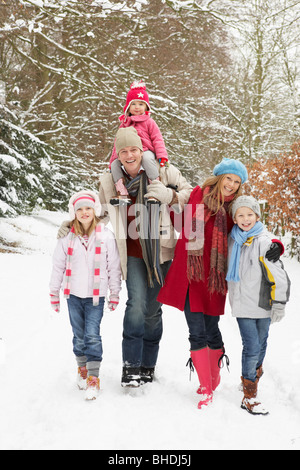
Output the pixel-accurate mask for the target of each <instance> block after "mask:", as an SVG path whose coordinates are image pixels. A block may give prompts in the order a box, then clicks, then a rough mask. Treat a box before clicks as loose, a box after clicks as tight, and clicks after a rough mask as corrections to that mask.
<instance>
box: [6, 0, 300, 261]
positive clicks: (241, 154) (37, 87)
mask: <svg viewBox="0 0 300 470" xmlns="http://www.w3.org/2000/svg"><path fill="white" fill-rule="evenodd" d="M299 6H300V1H296V0H198V1H192V0H185V1H184V0H183V1H180V0H127V1H118V0H112V1H106V0H82V1H77V0H61V1H57V0H26V1H25V0H20V1H15V0H0V217H14V216H16V215H18V214H29V213H30V212H31V211H32V210H37V209H39V208H41V209H48V210H65V208H66V202H67V200H68V198H69V195H70V194H71V192H72V191H74V190H75V189H78V188H82V187H88V186H89V187H93V188H95V189H96V188H97V186H98V179H99V175H100V174H101V173H103V172H104V171H107V168H108V161H109V157H110V154H111V151H112V146H113V142H114V136H115V134H116V131H117V129H118V127H119V120H118V117H119V115H120V114H121V113H122V110H123V106H124V104H125V99H126V94H127V92H128V90H129V87H130V84H131V83H132V82H133V81H134V80H144V81H145V83H146V85H147V90H148V93H149V95H150V102H151V108H152V112H153V113H152V117H153V118H154V119H155V121H156V122H157V124H158V125H159V127H160V129H161V131H162V134H163V136H164V139H165V142H166V147H167V150H168V153H169V157H170V160H171V162H172V163H174V164H175V165H176V166H177V167H178V168H179V169H180V170H181V171H182V173H183V174H184V176H186V178H187V179H188V180H189V181H190V182H191V183H192V184H193V185H196V184H201V182H202V181H203V180H204V179H205V177H206V176H207V175H208V174H209V173H210V172H211V170H212V168H213V166H214V165H215V164H216V163H217V162H219V161H220V160H221V159H222V158H223V157H230V158H237V159H240V160H241V161H243V162H244V163H245V164H246V165H247V166H248V169H249V174H250V178H249V185H248V187H247V191H249V192H250V191H251V194H253V195H254V196H255V197H258V198H259V200H260V201H261V204H262V206H263V208H264V221H265V223H266V224H267V226H268V228H269V229H270V230H271V231H273V232H274V233H276V234H277V235H285V234H286V233H289V234H290V242H289V247H288V249H289V252H290V253H291V254H292V255H297V257H298V259H300V214H299V207H300V191H299V189H300V134H299V130H300V91H299V90H300V27H299V26H300V8H299ZM0 242H1V234H0Z"/></svg>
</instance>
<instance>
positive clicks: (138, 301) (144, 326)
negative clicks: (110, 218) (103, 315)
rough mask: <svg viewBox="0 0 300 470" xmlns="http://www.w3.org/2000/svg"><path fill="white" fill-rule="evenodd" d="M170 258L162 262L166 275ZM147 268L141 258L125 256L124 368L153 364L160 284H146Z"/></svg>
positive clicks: (159, 327) (158, 337) (158, 331)
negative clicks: (151, 285) (126, 257)
mask: <svg viewBox="0 0 300 470" xmlns="http://www.w3.org/2000/svg"><path fill="white" fill-rule="evenodd" d="M170 265H171V261H168V262H166V263H164V264H162V265H161V268H162V272H163V275H164V276H166V275H167V272H168V269H169V267H170ZM147 279H148V278H147V269H146V265H145V263H144V260H143V259H140V258H134V257H132V256H128V259H127V281H126V285H127V291H128V300H127V304H126V310H125V316H124V323H123V342H122V353H123V365H124V366H126V367H140V366H143V367H147V368H150V367H155V365H156V361H157V356H158V350H159V342H160V340H161V337H162V332H163V326H162V309H161V305H162V304H161V303H159V302H157V300H156V298H157V296H158V293H159V290H160V288H161V286H160V285H159V284H158V282H157V281H156V280H155V281H154V287H153V288H152V287H149V286H148V280H147Z"/></svg>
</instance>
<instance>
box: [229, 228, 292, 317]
mask: <svg viewBox="0 0 300 470" xmlns="http://www.w3.org/2000/svg"><path fill="white" fill-rule="evenodd" d="M271 243H272V241H271V238H270V236H269V235H268V233H267V232H266V231H264V232H262V233H260V234H259V235H257V236H255V237H253V239H250V240H249V239H248V240H247V242H246V244H244V245H243V246H242V248H241V256H240V266H239V277H240V281H239V282H233V281H229V282H228V291H229V302H230V305H231V309H232V315H233V316H234V317H239V318H269V317H271V316H272V308H274V307H275V306H276V304H282V305H285V304H286V303H287V302H288V300H289V296H290V284H291V283H290V280H289V277H288V275H287V273H286V271H285V270H284V266H283V263H282V261H281V260H279V261H277V262H276V263H273V262H271V261H268V260H267V259H266V257H265V254H266V252H267V251H268V249H269V248H270V245H271ZM233 244H234V240H233V239H232V238H231V237H230V235H229V240H228V256H229V257H230V255H231V251H232V247H233ZM228 259H230V258H228Z"/></svg>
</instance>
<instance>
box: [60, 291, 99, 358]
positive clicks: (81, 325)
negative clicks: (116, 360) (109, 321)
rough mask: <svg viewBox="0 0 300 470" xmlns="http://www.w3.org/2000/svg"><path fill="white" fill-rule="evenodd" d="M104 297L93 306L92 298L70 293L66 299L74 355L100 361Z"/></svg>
mask: <svg viewBox="0 0 300 470" xmlns="http://www.w3.org/2000/svg"><path fill="white" fill-rule="evenodd" d="M104 301H105V298H104V297H100V299H99V305H98V306H97V307H94V306H93V299H92V298H91V297H88V298H86V299H81V298H80V297H76V296H75V295H70V298H69V299H68V300H67V302H68V309H69V316H70V322H71V325H72V330H73V352H74V354H75V356H76V357H82V356H85V357H86V360H87V362H93V361H98V362H101V361H102V353H103V351H102V340H101V336H100V323H101V320H102V316H103V307H104Z"/></svg>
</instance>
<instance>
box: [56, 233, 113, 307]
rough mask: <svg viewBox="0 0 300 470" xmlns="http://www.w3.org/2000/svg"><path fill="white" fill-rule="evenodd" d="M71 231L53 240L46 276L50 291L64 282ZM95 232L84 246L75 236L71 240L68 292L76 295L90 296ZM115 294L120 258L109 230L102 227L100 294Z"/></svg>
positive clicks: (92, 281)
mask: <svg viewBox="0 0 300 470" xmlns="http://www.w3.org/2000/svg"><path fill="white" fill-rule="evenodd" d="M71 236H72V234H71V232H70V233H69V234H68V235H67V236H66V237H63V238H60V239H59V240H58V242H57V245H56V248H55V251H54V254H53V268H52V274H51V279H50V292H51V293H52V294H55V293H57V294H58V293H59V291H60V289H61V288H63V287H64V285H65V271H66V260H67V250H68V245H69V239H70V237H71ZM95 239H96V237H95V232H94V233H93V234H92V235H91V236H90V237H89V241H88V246H87V249H86V248H85V247H84V246H83V244H82V242H81V241H80V239H79V238H78V237H76V239H75V243H74V251H73V255H72V276H71V294H73V295H76V296H77V297H80V298H87V297H93V285H94V258H95ZM108 289H109V290H110V293H111V294H114V295H118V294H119V292H120V290H121V266H120V257H119V253H118V249H117V245H116V241H115V238H114V235H113V233H112V232H111V230H109V229H108V228H107V227H104V226H103V230H102V232H101V255H100V297H105V296H106V294H107V290H108Z"/></svg>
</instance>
